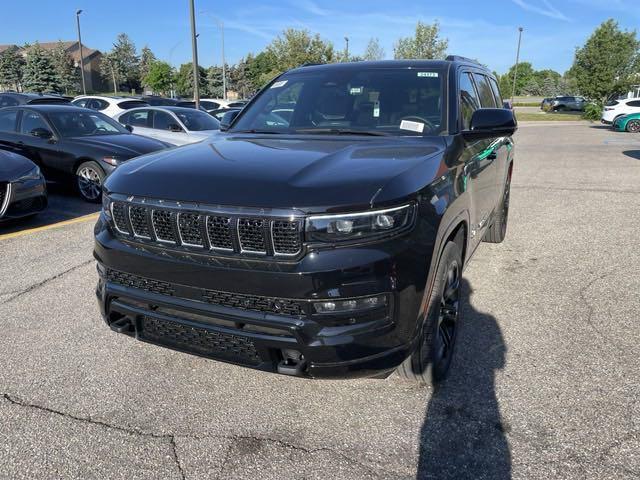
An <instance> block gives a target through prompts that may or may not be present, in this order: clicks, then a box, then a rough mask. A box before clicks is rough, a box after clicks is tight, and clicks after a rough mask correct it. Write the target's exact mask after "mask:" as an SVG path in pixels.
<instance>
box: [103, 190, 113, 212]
mask: <svg viewBox="0 0 640 480" xmlns="http://www.w3.org/2000/svg"><path fill="white" fill-rule="evenodd" d="M102 212H103V213H104V215H105V216H106V217H107V218H108V219H111V199H110V198H109V195H107V192H105V190H104V188H103V189H102Z"/></svg>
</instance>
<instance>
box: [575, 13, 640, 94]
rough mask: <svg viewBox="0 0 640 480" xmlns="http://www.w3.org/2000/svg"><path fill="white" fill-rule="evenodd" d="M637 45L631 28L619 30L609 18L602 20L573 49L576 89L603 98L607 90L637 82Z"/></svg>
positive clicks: (616, 89)
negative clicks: (587, 37)
mask: <svg viewBox="0 0 640 480" xmlns="http://www.w3.org/2000/svg"><path fill="white" fill-rule="evenodd" d="M639 48H640V43H639V42H638V40H637V38H636V32H635V30H634V31H626V30H625V31H622V30H620V28H619V27H618V23H617V22H616V21H614V20H613V19H609V20H607V21H606V22H604V23H602V24H601V25H600V26H599V27H598V28H596V30H595V31H594V32H593V34H591V36H590V37H589V39H588V40H587V42H586V43H585V44H584V46H583V47H581V48H578V49H577V50H576V55H575V59H574V62H573V66H572V67H571V73H572V76H574V77H575V79H576V84H577V87H578V89H579V91H580V93H581V94H582V95H584V96H586V97H588V98H591V99H593V100H596V101H599V102H604V101H605V100H606V99H607V97H608V96H609V95H610V94H612V93H616V92H620V91H625V90H626V89H627V88H628V87H629V86H630V85H631V84H632V83H633V82H634V81H635V82H637V81H638V74H639V70H640V56H639V52H638V49H639Z"/></svg>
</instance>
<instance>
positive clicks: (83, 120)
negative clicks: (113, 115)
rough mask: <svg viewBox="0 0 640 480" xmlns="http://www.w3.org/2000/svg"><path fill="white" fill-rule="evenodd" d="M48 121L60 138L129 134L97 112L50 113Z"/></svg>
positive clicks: (113, 121)
mask: <svg viewBox="0 0 640 480" xmlns="http://www.w3.org/2000/svg"><path fill="white" fill-rule="evenodd" d="M49 119H50V120H51V123H53V126H54V127H55V128H56V130H57V131H58V133H59V134H60V136H62V137H88V136H92V135H116V134H121V133H129V131H128V130H127V129H125V128H124V127H123V126H122V125H120V124H119V123H117V122H116V121H115V120H111V119H110V118H109V117H107V116H106V115H103V114H102V113H99V112H78V111H69V112H52V113H50V114H49Z"/></svg>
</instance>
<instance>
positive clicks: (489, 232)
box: [94, 57, 517, 383]
mask: <svg viewBox="0 0 640 480" xmlns="http://www.w3.org/2000/svg"><path fill="white" fill-rule="evenodd" d="M502 105H503V102H502V99H501V97H500V93H499V91H498V84H497V82H496V79H495V78H494V77H493V75H492V74H491V72H490V71H489V70H487V69H486V68H484V67H483V66H481V65H480V64H479V63H477V62H474V61H472V60H468V59H464V58H462V57H448V59H447V60H446V61H433V60H431V61H428V60H407V61H383V62H352V63H336V64H331V65H319V66H305V67H301V68H297V69H294V70H291V71H289V72H286V73H284V74H283V75H281V76H280V77H278V78H276V79H275V80H274V81H272V82H271V83H270V84H268V85H267V86H266V87H265V88H264V89H263V90H262V91H261V92H260V93H259V94H258V97H257V98H255V99H254V100H252V102H251V103H250V104H249V105H248V106H246V107H245V108H244V109H243V110H242V111H240V112H230V113H227V115H225V117H224V119H223V129H224V130H225V132H221V133H220V134H218V135H216V136H212V137H211V138H210V139H209V140H208V141H205V142H201V143H198V144H195V145H192V146H186V147H181V148H178V149H175V150H172V151H171V152H170V153H169V154H153V155H148V156H146V157H143V158H139V159H136V160H134V161H132V162H128V163H127V164H125V165H123V166H122V167H120V168H119V169H118V170H116V172H114V173H113V174H112V175H111V177H109V178H108V179H107V181H106V183H105V197H104V201H103V210H102V213H101V216H100V219H99V220H98V223H97V225H96V228H95V249H94V256H95V258H96V259H97V261H98V271H99V281H98V286H97V290H96V293H97V296H98V299H99V304H100V306H101V310H102V315H103V317H104V320H105V321H106V323H107V324H108V325H109V326H110V327H111V329H113V330H114V331H116V332H121V333H125V334H127V335H131V336H135V337H136V338H138V339H140V340H143V341H146V342H150V343H154V344H158V345H162V346H166V347H169V348H173V349H177V350H182V351H186V352H190V353H194V354H197V355H202V356H205V357H209V358H213V359H219V360H224V361H227V362H232V363H236V364H240V365H244V366H249V367H253V368H257V369H262V370H266V371H273V372H278V373H282V374H289V375H295V376H301V377H355V376H376V377H381V376H386V375H388V374H390V373H391V372H393V371H395V370H396V369H397V370H398V371H399V373H400V375H402V376H404V377H406V378H409V379H412V380H416V381H418V382H420V383H426V382H432V381H433V382H437V381H441V380H442V379H444V378H445V376H446V373H447V371H448V368H449V365H450V362H451V358H452V353H453V349H454V345H455V341H456V333H457V325H458V323H459V316H460V302H461V300H462V298H461V296H462V295H463V292H462V291H461V275H462V270H463V268H464V266H465V265H467V264H468V263H469V259H470V258H471V256H472V254H473V253H474V252H475V251H476V248H477V247H478V246H479V244H480V242H481V241H482V240H485V241H488V242H502V241H503V239H504V238H505V235H506V229H507V218H508V212H509V192H510V182H511V172H512V169H513V160H514V151H515V150H514V145H513V141H512V139H511V135H512V134H513V133H514V131H515V130H516V128H517V126H516V121H515V118H514V115H513V112H512V111H511V110H509V109H505V108H502ZM283 109H284V110H292V112H291V115H290V116H289V119H288V120H287V119H285V118H283V117H282V116H281V115H279V114H278V113H274V112H278V111H282V110H283ZM232 117H235V118H232ZM476 333H478V334H482V332H476Z"/></svg>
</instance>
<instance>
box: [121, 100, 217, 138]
mask: <svg viewBox="0 0 640 480" xmlns="http://www.w3.org/2000/svg"><path fill="white" fill-rule="evenodd" d="M116 120H117V121H118V122H120V123H121V124H122V125H125V126H128V127H131V131H132V132H133V133H137V134H138V135H144V136H145V137H151V138H155V139H157V140H162V141H163V142H168V143H171V144H173V145H185V144H187V143H196V142H200V141H202V140H204V139H205V138H207V137H209V136H211V135H213V134H214V133H216V132H217V131H218V130H219V129H220V122H218V120H216V119H215V118H214V117H212V116H211V115H209V114H208V113H206V112H203V111H201V110H196V109H193V108H185V107H141V108H134V109H131V110H127V111H126V112H123V113H121V114H119V115H117V116H116Z"/></svg>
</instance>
